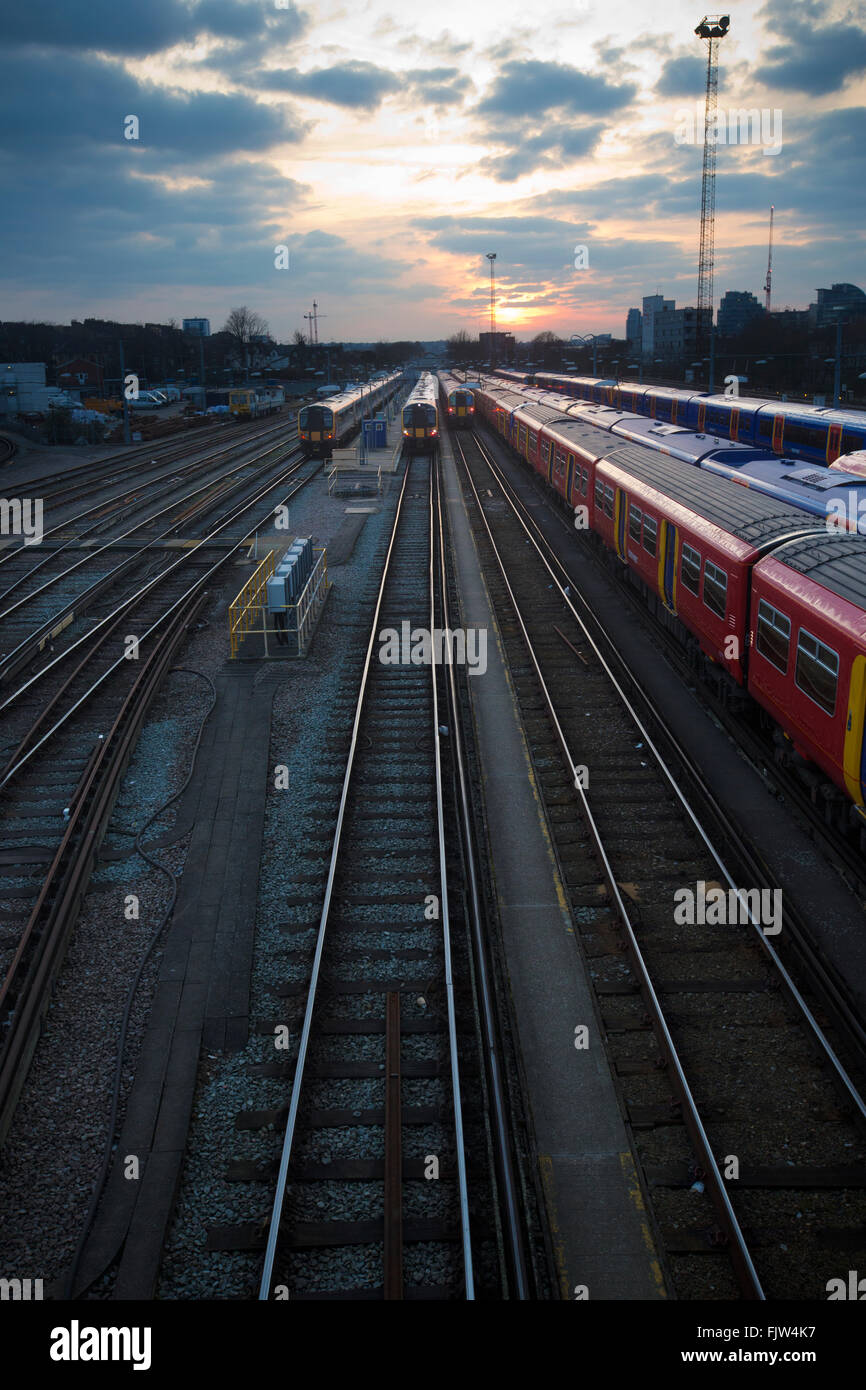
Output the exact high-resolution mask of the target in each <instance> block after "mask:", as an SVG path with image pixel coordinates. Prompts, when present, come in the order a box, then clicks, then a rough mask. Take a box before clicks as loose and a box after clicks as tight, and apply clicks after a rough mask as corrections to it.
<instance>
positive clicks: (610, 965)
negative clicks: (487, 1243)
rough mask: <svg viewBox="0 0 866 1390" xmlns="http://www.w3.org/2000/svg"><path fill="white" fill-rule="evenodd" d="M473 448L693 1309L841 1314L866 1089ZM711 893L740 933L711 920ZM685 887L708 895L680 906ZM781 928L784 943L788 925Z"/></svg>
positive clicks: (538, 721) (644, 1161)
mask: <svg viewBox="0 0 866 1390" xmlns="http://www.w3.org/2000/svg"><path fill="white" fill-rule="evenodd" d="M457 449H458V450H459V453H460V456H461V467H462V470H463V476H464V479H465V492H466V497H467V505H468V506H469V508H470V516H471V519H472V524H473V528H474V531H475V536H476V543H477V545H478V547H479V551H480V554H481V556H482V559H483V562H484V566H485V574H486V576H487V582H488V587H489V591H490V594H491V598H492V600H493V602H494V605H495V608H496V612H497V617H498V621H499V624H500V629H501V631H502V635H503V641H504V644H505V648H506V653H507V656H508V659H509V664H510V668H511V673H512V680H513V683H514V688H515V691H516V695H517V699H518V702H519V704H520V707H521V711H522V714H523V719H524V723H525V726H526V732H527V738H528V742H529V744H530V747H531V750H532V756H533V761H534V764H535V768H536V772H537V776H538V781H539V786H540V789H541V792H542V796H543V799H544V801H545V805H546V809H547V815H548V820H549V822H550V826H551V833H552V837H553V840H554V843H555V846H556V850H557V853H558V856H559V860H560V865H561V870H562V875H563V881H564V883H565V885H566V892H567V894H568V896H569V898H570V902H571V909H572V916H573V919H574V925H575V932H576V936H577V938H578V940H579V944H580V949H581V951H582V953H583V954H584V956H585V958H586V960H587V963H588V970H589V974H590V978H591V979H592V982H593V986H594V990H595V995H596V1003H597V1014H598V1018H597V1027H598V1029H599V1032H600V1035H601V1036H600V1038H598V1039H596V1038H595V1037H593V1038H591V1040H590V1045H591V1046H592V1045H598V1043H599V1042H600V1041H601V1038H603V1039H604V1045H605V1047H606V1048H607V1050H608V1053H609V1056H610V1058H611V1061H612V1064H613V1068H614V1072H615V1075H616V1076H617V1078H618V1082H619V1086H620V1090H621V1095H622V1098H623V1103H624V1109H625V1113H626V1117H627V1121H628V1123H629V1126H630V1129H631V1132H632V1135H633V1139H634V1148H635V1153H636V1156H637V1157H638V1160H639V1163H640V1168H641V1172H642V1176H643V1182H644V1185H645V1189H646V1191H647V1193H648V1196H649V1199H650V1204H651V1209H652V1211H653V1213H654V1221H655V1226H656V1235H657V1239H658V1242H659V1246H660V1249H661V1250H662V1251H663V1252H664V1259H665V1264H666V1269H667V1272H668V1277H669V1279H670V1281H671V1283H672V1285H673V1288H674V1290H675V1291H676V1293H677V1294H678V1295H679V1296H680V1297H689V1298H723V1297H731V1296H736V1295H737V1293H739V1294H740V1295H741V1296H744V1297H747V1298H757V1299H763V1298H797V1297H802V1298H808V1299H820V1298H824V1297H825V1296H826V1294H825V1288H826V1284H827V1281H828V1280H829V1279H831V1278H836V1277H839V1276H840V1275H844V1274H845V1271H846V1270H847V1269H848V1268H849V1266H850V1267H852V1268H854V1267H856V1266H857V1261H858V1259H860V1260H862V1259H863V1258H864V1257H866V1168H864V1165H863V1157H864V1146H863V1122H864V1119H866V1106H864V1102H863V1100H862V1098H861V1095H860V1093H859V1091H858V1088H857V1085H856V1084H855V1082H854V1081H852V1079H851V1077H850V1076H849V1075H848V1073H847V1072H846V1070H845V1068H844V1066H843V1064H842V1062H841V1061H840V1060H839V1058H838V1057H837V1055H836V1053H835V1052H834V1049H833V1046H832V1045H831V1043H830V1041H829V1040H828V1036H827V1031H826V1024H825V1023H824V1021H823V1020H821V1021H820V1022H819V1020H818V1019H817V1018H816V1016H815V1011H814V1005H813V1004H812V1003H810V1002H809V1001H807V1000H806V999H805V998H804V996H803V994H802V993H801V991H800V990H799V989H798V988H797V986H796V985H795V983H794V981H793V979H792V977H791V975H790V974H789V972H788V970H787V969H786V967H785V965H784V964H783V962H782V960H781V959H780V957H779V955H778V953H777V951H776V949H775V947H774V944H773V942H774V936H773V935H768V934H767V933H766V932H765V931H764V930H763V928H764V927H765V926H766V927H768V928H769V927H771V921H770V919H769V917H768V916H766V915H764V916H762V915H759V907H758V902H757V901H756V900H755V899H754V898H752V899H749V900H745V901H744V900H743V899H742V897H741V896H740V892H741V890H748V889H749V888H751V887H753V881H752V880H751V879H750V878H749V877H747V876H746V877H744V873H745V874H746V875H747V874H748V872H749V870H748V867H747V868H746V869H745V870H744V868H743V865H742V864H740V863H737V862H736V861H735V860H731V863H732V864H733V863H736V868H735V869H732V868H729V867H728V866H727V864H726V858H727V857H728V855H729V853H730V851H729V847H728V845H727V844H724V843H723V842H722V841H721V839H720V838H718V837H719V835H720V833H721V831H720V828H719V827H717V826H716V824H715V823H714V821H713V819H712V816H711V813H710V811H709V810H708V809H707V808H705V807H704V806H700V810H696V809H695V806H696V805H699V801H698V796H697V791H695V790H693V789H690V795H689V800H687V799H686V797H685V795H684V793H683V791H682V790H681V786H682V785H683V784H684V782H685V780H686V773H685V764H686V761H687V760H685V758H684V756H683V755H682V753H681V750H678V749H677V748H676V745H675V743H673V742H672V740H671V738H670V735H669V734H668V733H667V732H666V731H665V729H664V724H663V721H662V720H661V719H660V718H658V717H657V716H656V715H655V714H654V713H653V712H651V711H649V710H648V708H646V707H644V706H642V707H641V709H640V710H638V708H637V707H636V705H635V694H634V692H633V690H632V689H631V687H630V682H629V677H628V674H627V671H626V670H625V669H624V667H623V665H622V663H621V662H620V661H619V659H618V658H617V657H616V655H615V654H614V653H613V651H612V649H611V646H610V643H609V642H608V640H607V639H606V637H605V636H604V634H603V633H602V632H601V631H600V630H599V628H598V626H597V624H596V623H595V620H594V618H593V616H592V614H591V613H590V612H589V610H588V609H587V608H586V605H584V604H583V603H582V601H581V599H580V596H579V594H578V592H577V590H576V586H575V585H574V583H573V581H570V580H569V576H568V575H567V574H566V573H565V571H564V570H563V568H562V566H561V565H559V563H558V561H557V560H556V558H555V556H554V555H553V554H552V552H550V551H549V548H548V546H547V544H546V542H545V541H544V538H543V536H542V535H541V532H540V531H539V530H538V528H537V527H536V526H535V524H534V522H533V520H532V518H531V515H530V513H529V511H528V510H527V509H526V508H525V507H524V506H523V505H522V504H521V503H520V500H519V498H518V497H517V495H516V493H514V492H513V490H512V489H511V488H510V487H509V486H508V484H507V481H506V480H505V478H504V476H503V475H502V474H501V472H500V470H499V468H498V467H497V465H496V463H495V461H494V459H493V458H492V456H491V455H490V454H489V452H488V450H487V448H486V447H485V446H484V445H483V444H482V443H481V442H480V441H479V440H478V439H477V437H475V438H474V439H473V440H472V441H471V442H467V443H466V445H465V447H464V446H461V445H460V443H459V442H458V444H457ZM506 557H507V564H506V563H505V560H506ZM707 825H710V826H712V830H708V829H707V828H706V827H707ZM714 886H719V887H720V888H721V889H722V890H723V894H724V900H725V903H726V905H727V906H728V908H729V909H730V910H731V915H732V916H736V917H737V918H738V919H740V918H742V919H743V922H742V925H738V924H736V923H734V922H733V921H732V922H731V924H730V925H724V924H721V923H720V924H714V923H713V922H712V921H710V922H707V921H706V920H702V919H705V916H706V913H705V907H704V908H702V907H701V892H702V890H703V893H704V899H703V901H704V903H705V901H706V897H705V895H706V892H707V891H708V890H709V889H711V888H712V887H714ZM771 887H772V886H771ZM684 889H685V890H689V893H690V894H691V899H690V900H689V898H688V895H685V898H683V897H680V898H677V897H676V896H675V895H676V894H677V893H678V892H679V890H684ZM689 901H691V904H692V906H693V908H694V914H693V918H692V921H691V922H689V921H688V920H686V918H687V915H688V906H689ZM777 902H778V900H777V899H774V898H773V897H772V893H771V896H770V897H769V898H767V899H766V900H764V901H762V902H761V903H760V911H761V912H762V913H763V912H764V910H765V908H770V907H772V911H773V913H774V914H775V911H776V906H777ZM678 904H679V905H680V906H681V908H682V907H684V908H685V911H682V910H681V911H680V914H679V915H680V916H681V917H682V918H683V920H681V921H677V920H676V915H677V914H676V913H675V909H676V908H677V906H678ZM746 907H748V908H749V909H750V910H749V912H748V913H747V911H746ZM779 925H780V928H781V932H782V933H783V935H784V936H787V934H788V932H789V930H790V928H791V920H790V915H789V914H788V913H787V911H783V910H781V909H780V916H779ZM772 926H775V916H773V920H772ZM595 1026H596V1025H594V1027H595ZM593 1031H594V1028H593Z"/></svg>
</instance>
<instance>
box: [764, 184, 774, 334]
mask: <svg viewBox="0 0 866 1390" xmlns="http://www.w3.org/2000/svg"><path fill="white" fill-rule="evenodd" d="M775 211H776V207H775V204H774V205H773V206H772V207H771V208H770V249H769V252H768V253H767V278H766V280H765V281H764V309H765V310H766V312H767V313H768V314H769V312H770V300H771V298H772V293H773V214H774V213H775Z"/></svg>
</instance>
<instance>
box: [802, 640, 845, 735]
mask: <svg viewBox="0 0 866 1390" xmlns="http://www.w3.org/2000/svg"><path fill="white" fill-rule="evenodd" d="M794 679H795V680H796V682H797V685H798V686H799V687H800V689H801V690H802V691H803V693H804V694H805V695H808V696H809V699H810V700H814V701H815V704H816V705H820V707H821V709H822V710H825V711H826V713H827V714H832V713H833V711H834V710H835V708H836V686H837V684H838V681H839V657H838V655H837V653H836V652H834V651H833V650H832V649H831V648H830V647H825V645H824V643H823V642H819V641H818V638H817V637H813V636H812V634H811V632H807V631H806V629H805V628H801V629H800V635H799V637H798V638H797V670H796V674H795V677H794Z"/></svg>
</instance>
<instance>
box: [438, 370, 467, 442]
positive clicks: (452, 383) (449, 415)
mask: <svg viewBox="0 0 866 1390" xmlns="http://www.w3.org/2000/svg"><path fill="white" fill-rule="evenodd" d="M439 398H440V403H441V409H442V412H443V418H444V420H445V421H447V423H448V425H449V426H451V427H452V428H453V429H468V428H469V427H470V426H471V425H472V424H473V423H474V421H475V395H474V393H473V392H472V391H471V390H470V388H469V387H468V386H466V384H465V383H464V382H462V381H458V380H457V378H456V377H455V376H452V375H451V374H450V372H440V373H439Z"/></svg>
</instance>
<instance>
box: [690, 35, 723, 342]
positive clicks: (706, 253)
mask: <svg viewBox="0 0 866 1390" xmlns="http://www.w3.org/2000/svg"><path fill="white" fill-rule="evenodd" d="M730 25H731V21H730V17H729V16H728V15H726V14H723V15H704V18H703V19H702V20H701V22H700V24H699V25H698V26H697V28H696V29H695V33H696V34H697V36H698V38H699V39H706V40H707V96H706V103H705V105H704V163H703V174H702V178H701V244H700V250H699V252H698V311H697V325H696V326H697V340H698V341H697V347H698V356H701V354H702V352H703V350H704V347H705V346H706V341H707V338H708V337H709V336H710V335H711V333H712V326H713V259H714V251H715V223H716V137H717V131H716V128H715V126H716V107H717V104H718V94H719V39H723V38H724V37H725V34H727V32H728V29H729V28H730Z"/></svg>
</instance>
